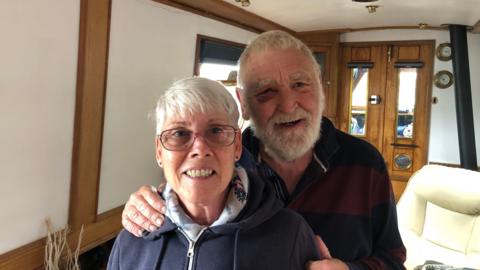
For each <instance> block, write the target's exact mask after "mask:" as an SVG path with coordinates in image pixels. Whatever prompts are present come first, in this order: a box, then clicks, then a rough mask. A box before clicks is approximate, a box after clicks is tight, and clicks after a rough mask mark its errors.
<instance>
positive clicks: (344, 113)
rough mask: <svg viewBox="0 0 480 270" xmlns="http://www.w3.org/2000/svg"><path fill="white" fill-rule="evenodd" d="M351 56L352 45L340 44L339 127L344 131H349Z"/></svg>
mask: <svg viewBox="0 0 480 270" xmlns="http://www.w3.org/2000/svg"><path fill="white" fill-rule="evenodd" d="M351 56H352V48H351V47H349V46H340V64H339V67H338V68H339V74H340V75H339V85H338V96H337V98H338V101H337V104H338V107H337V127H338V128H339V129H340V130H342V131H344V132H348V125H349V120H348V117H349V115H350V114H349V111H350V87H351V69H350V68H348V67H347V63H348V62H349V61H350V59H351Z"/></svg>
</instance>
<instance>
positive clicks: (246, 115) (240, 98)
mask: <svg viewBox="0 0 480 270" xmlns="http://www.w3.org/2000/svg"><path fill="white" fill-rule="evenodd" d="M242 91H245V90H243V89H241V88H238V87H237V88H235V93H236V94H237V98H238V101H240V107H241V110H242V118H243V119H245V120H249V119H250V114H249V113H248V109H247V101H246V100H245V99H244V95H243V94H244V93H242Z"/></svg>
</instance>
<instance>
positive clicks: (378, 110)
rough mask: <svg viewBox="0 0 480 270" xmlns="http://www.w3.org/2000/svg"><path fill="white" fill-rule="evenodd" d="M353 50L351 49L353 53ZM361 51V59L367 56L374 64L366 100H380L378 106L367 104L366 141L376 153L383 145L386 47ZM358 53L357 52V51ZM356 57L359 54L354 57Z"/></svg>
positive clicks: (375, 47) (370, 72)
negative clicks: (375, 149) (376, 97)
mask: <svg viewBox="0 0 480 270" xmlns="http://www.w3.org/2000/svg"><path fill="white" fill-rule="evenodd" d="M354 49H355V48H353V49H352V51H354ZM361 49H362V50H361V51H360V52H362V53H360V56H361V57H365V58H364V59H365V60H367V58H366V56H367V55H369V60H370V61H372V62H373V63H374V65H373V68H371V69H369V78H368V81H369V83H368V94H367V98H368V97H370V96H371V95H378V96H379V97H380V98H381V101H380V103H379V104H370V102H367V103H368V109H367V126H366V127H367V129H366V132H367V137H368V141H369V142H370V143H371V144H373V145H374V146H375V147H376V148H377V149H378V151H380V152H382V148H383V147H382V145H383V126H384V121H385V120H384V116H385V100H386V99H385V84H386V74H385V70H386V65H387V61H386V57H385V55H387V47H386V46H372V47H371V48H369V50H364V49H363V48H361ZM357 52H359V51H357ZM356 56H357V57H358V56H359V54H357V55H356Z"/></svg>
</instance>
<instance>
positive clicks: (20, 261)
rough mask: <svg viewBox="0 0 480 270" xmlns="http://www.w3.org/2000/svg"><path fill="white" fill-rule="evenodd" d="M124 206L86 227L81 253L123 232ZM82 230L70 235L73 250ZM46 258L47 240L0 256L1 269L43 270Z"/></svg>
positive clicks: (103, 215) (69, 241) (41, 240)
mask: <svg viewBox="0 0 480 270" xmlns="http://www.w3.org/2000/svg"><path fill="white" fill-rule="evenodd" d="M122 210H123V206H121V207H118V208H115V209H113V210H110V211H107V212H105V213H103V214H101V215H99V216H98V219H97V222H96V223H91V224H89V225H86V226H85V227H84V232H83V237H82V244H81V248H80V253H83V252H85V251H87V250H89V249H91V248H93V247H96V246H97V245H100V244H102V243H104V242H106V241H108V240H110V239H112V238H113V237H115V236H116V235H117V234H118V232H119V231H120V230H121V228H122V225H121V215H122ZM79 233H80V230H74V231H72V232H71V233H69V234H68V244H69V246H70V249H71V250H75V248H76V246H77V240H78V234H79ZM44 256H45V238H43V239H40V240H38V241H35V242H33V243H30V244H27V245H25V246H22V247H20V248H18V249H15V250H12V251H10V252H7V253H5V254H2V255H0V269H2V270H18V269H43V260H44Z"/></svg>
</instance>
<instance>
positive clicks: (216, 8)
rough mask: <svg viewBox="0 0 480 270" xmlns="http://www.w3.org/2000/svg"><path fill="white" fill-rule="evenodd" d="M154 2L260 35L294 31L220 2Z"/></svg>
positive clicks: (205, 0) (203, 0) (207, 0)
mask: <svg viewBox="0 0 480 270" xmlns="http://www.w3.org/2000/svg"><path fill="white" fill-rule="evenodd" d="M154 1H155V2H158V3H161V4H165V5H168V6H172V7H175V8H178V9H182V10H185V11H189V12H192V13H195V14H198V15H201V16H204V17H207V18H212V19H214V20H217V21H221V22H224V23H228V24H231V25H234V26H237V27H240V28H243V29H245V30H248V31H252V32H255V33H261V32H264V31H268V30H275V29H278V30H283V31H286V32H289V33H291V34H294V33H295V31H293V30H291V29H289V28H287V27H285V26H282V25H280V24H278V23H275V22H272V21H270V20H267V19H265V18H263V17H260V16H258V15H255V14H253V13H251V12H248V11H246V10H245V9H242V8H240V7H237V6H234V5H232V4H230V3H228V2H225V1H221V0H202V1H198V0H154Z"/></svg>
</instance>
